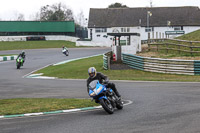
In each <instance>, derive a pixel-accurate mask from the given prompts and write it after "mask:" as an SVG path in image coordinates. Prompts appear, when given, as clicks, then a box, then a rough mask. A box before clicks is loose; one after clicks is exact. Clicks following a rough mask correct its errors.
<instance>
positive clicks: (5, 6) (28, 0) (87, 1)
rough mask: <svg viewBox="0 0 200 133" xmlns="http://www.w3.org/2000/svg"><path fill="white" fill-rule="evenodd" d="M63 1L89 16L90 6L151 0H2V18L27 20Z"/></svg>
mask: <svg viewBox="0 0 200 133" xmlns="http://www.w3.org/2000/svg"><path fill="white" fill-rule="evenodd" d="M151 1H152V4H153V7H166V6H167V7H168V6H170V7H171V6H198V7H199V6H200V0H151ZM59 2H61V3H63V4H65V5H66V6H67V7H69V8H70V9H71V10H72V11H73V13H74V15H75V16H77V14H78V13H80V12H81V10H82V11H83V13H84V16H85V18H88V15H89V9H90V8H107V7H108V5H110V4H113V3H115V2H118V3H122V4H123V5H127V6H128V7H149V6H150V0H1V3H0V19H1V20H16V16H17V14H20V13H21V14H23V15H24V16H25V20H31V19H32V18H33V15H35V14H36V13H37V12H39V10H40V8H41V7H42V6H45V5H52V4H55V3H59Z"/></svg>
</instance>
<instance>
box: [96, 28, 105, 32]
mask: <svg viewBox="0 0 200 133" xmlns="http://www.w3.org/2000/svg"><path fill="white" fill-rule="evenodd" d="M95 32H96V33H100V32H107V29H106V28H96V29H95Z"/></svg>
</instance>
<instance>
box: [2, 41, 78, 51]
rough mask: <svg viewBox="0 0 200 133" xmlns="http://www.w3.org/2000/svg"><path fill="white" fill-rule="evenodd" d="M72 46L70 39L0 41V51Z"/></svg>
mask: <svg viewBox="0 0 200 133" xmlns="http://www.w3.org/2000/svg"><path fill="white" fill-rule="evenodd" d="M63 45H64V46H66V47H68V48H74V47H76V46H75V43H74V42H70V41H15V42H8V41H7V42H0V51H2V50H22V49H43V48H61V47H62V46H63Z"/></svg>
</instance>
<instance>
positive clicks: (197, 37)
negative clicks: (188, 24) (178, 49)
mask: <svg viewBox="0 0 200 133" xmlns="http://www.w3.org/2000/svg"><path fill="white" fill-rule="evenodd" d="M176 39H181V40H189V41H200V30H197V31H194V32H191V33H188V34H185V35H182V36H180V37H177V38H176Z"/></svg>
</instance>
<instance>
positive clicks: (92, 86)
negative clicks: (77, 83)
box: [89, 80, 99, 90]
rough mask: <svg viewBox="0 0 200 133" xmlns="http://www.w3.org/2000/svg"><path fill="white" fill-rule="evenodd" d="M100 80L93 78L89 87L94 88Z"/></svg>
mask: <svg viewBox="0 0 200 133" xmlns="http://www.w3.org/2000/svg"><path fill="white" fill-rule="evenodd" d="M98 82H99V81H98V80H93V81H92V82H90V84H89V89H90V90H94V89H95V88H96V85H97V83H98Z"/></svg>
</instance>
